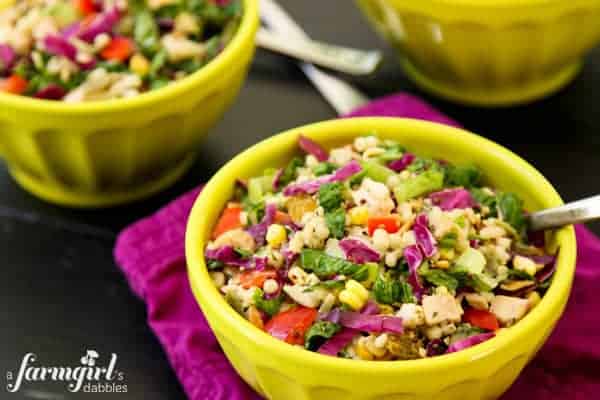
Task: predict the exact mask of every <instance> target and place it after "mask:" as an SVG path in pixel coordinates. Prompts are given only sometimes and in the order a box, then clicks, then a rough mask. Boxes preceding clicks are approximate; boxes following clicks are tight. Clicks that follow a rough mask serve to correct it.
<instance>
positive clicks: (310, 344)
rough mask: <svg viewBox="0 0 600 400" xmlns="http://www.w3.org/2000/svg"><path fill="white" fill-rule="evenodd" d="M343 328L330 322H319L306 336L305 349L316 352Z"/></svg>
mask: <svg viewBox="0 0 600 400" xmlns="http://www.w3.org/2000/svg"><path fill="white" fill-rule="evenodd" d="M341 329H342V327H341V326H340V325H338V324H336V323H333V322H329V321H318V322H316V323H314V324H313V326H311V327H310V328H309V329H308V331H307V332H306V335H305V342H304V347H306V348H307V349H308V350H311V351H316V350H318V349H319V347H321V346H322V345H323V343H325V342H326V341H327V339H329V338H331V337H332V336H333V335H335V334H336V333H338V332H339V331H340V330H341Z"/></svg>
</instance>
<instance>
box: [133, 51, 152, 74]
mask: <svg viewBox="0 0 600 400" xmlns="http://www.w3.org/2000/svg"><path fill="white" fill-rule="evenodd" d="M129 69H131V70H132V71H133V72H135V73H136V74H138V75H139V76H145V75H146V74H147V73H148V71H149V70H150V62H149V61H148V60H147V59H146V57H144V56H143V55H141V54H139V53H137V54H134V55H133V57H131V60H129Z"/></svg>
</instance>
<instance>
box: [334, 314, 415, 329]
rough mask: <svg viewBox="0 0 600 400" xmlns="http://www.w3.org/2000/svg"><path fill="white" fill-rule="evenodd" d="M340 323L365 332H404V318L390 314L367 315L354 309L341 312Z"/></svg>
mask: <svg viewBox="0 0 600 400" xmlns="http://www.w3.org/2000/svg"><path fill="white" fill-rule="evenodd" d="M339 324H340V325H342V326H344V327H346V328H352V329H357V330H359V331H365V332H376V333H379V332H392V333H397V334H402V333H403V332H404V329H403V327H402V318H399V317H391V316H388V315H366V314H361V313H358V312H352V311H342V312H341V313H340V320H339Z"/></svg>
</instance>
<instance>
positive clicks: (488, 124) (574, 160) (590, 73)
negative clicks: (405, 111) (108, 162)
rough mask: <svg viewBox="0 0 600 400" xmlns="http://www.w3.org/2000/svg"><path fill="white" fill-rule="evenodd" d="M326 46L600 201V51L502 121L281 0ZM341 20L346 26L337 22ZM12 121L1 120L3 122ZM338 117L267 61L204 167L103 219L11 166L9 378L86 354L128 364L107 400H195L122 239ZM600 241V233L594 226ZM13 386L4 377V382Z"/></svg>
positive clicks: (574, 194) (47, 387)
mask: <svg viewBox="0 0 600 400" xmlns="http://www.w3.org/2000/svg"><path fill="white" fill-rule="evenodd" d="M281 3H282V4H283V5H284V6H286V7H287V8H288V9H289V10H290V12H291V13H292V14H293V15H294V16H295V18H296V19H297V20H298V21H300V22H301V23H302V24H303V25H304V26H305V28H306V30H307V31H308V32H309V33H310V34H311V35H312V36H314V37H315V38H319V39H322V40H328V41H331V42H335V43H339V44H346V45H353V46H357V47H365V48H369V47H378V46H380V47H384V48H385V49H386V60H385V63H384V65H383V67H382V68H381V70H380V71H379V72H378V73H377V75H376V76H375V77H372V78H368V79H351V81H352V82H353V83H354V84H356V85H357V86H358V87H360V88H361V89H362V90H363V91H364V92H366V93H368V94H369V95H370V96H371V97H378V96H382V95H385V94H390V93H394V92H397V91H408V92H411V93H417V94H421V95H423V96H424V97H425V98H426V99H427V100H428V101H430V102H431V103H433V104H434V105H435V106H436V107H438V108H440V109H441V110H442V111H444V112H445V113H447V114H448V115H450V116H451V117H453V118H455V119H457V120H459V121H461V122H462V123H463V124H464V125H465V127H466V128H468V129H470V130H472V131H474V132H477V133H480V134H482V135H484V136H487V137H489V138H491V139H493V140H496V141H498V142H499V143H501V144H503V145H505V146H506V147H508V148H510V149H511V150H513V151H515V152H517V153H518V154H520V155H521V156H523V157H524V158H525V159H527V160H528V161H530V162H531V163H532V164H533V165H535V166H536V167H537V168H538V169H539V170H540V171H541V172H542V173H543V174H545V175H546V176H547V177H548V178H549V179H550V181H551V182H552V183H553V184H554V185H555V186H556V188H557V189H558V190H559V192H560V193H561V194H562V195H563V196H564V198H565V200H574V199H577V198H580V197H584V196H586V195H591V194H595V193H598V192H600V113H599V112H600V108H599V107H598V103H597V102H598V101H600V94H599V92H598V90H597V89H599V88H600V49H598V50H596V51H594V52H593V53H592V54H591V56H590V57H588V59H587V63H586V65H585V68H584V70H583V72H582V73H581V74H580V75H579V76H578V77H577V79H576V80H575V81H574V82H573V83H572V84H570V85H569V86H568V87H567V88H565V89H564V90H562V91H560V92H559V93H557V94H555V95H553V96H551V97H550V98H548V99H545V100H543V101H539V102H537V103H535V104H532V105H528V106H522V107H516V108H506V109H500V110H489V109H476V108H467V107H462V106H458V105H453V104H449V103H446V102H443V101H440V100H437V99H434V98H431V97H429V96H427V95H424V94H422V93H420V92H419V91H418V90H417V89H416V88H415V86H414V85H413V84H412V83H410V82H409V81H407V80H406V79H405V77H404V76H403V74H402V73H401V72H400V70H399V69H398V67H397V64H396V62H395V56H394V54H393V53H392V52H391V51H390V50H389V49H388V48H387V46H386V45H385V44H384V43H383V42H382V41H380V40H379V39H378V38H377V37H376V36H375V35H374V34H373V33H372V31H371V30H370V29H369V28H368V27H367V26H366V24H364V23H363V20H362V17H361V16H360V15H359V13H358V11H357V10H356V9H355V8H354V6H353V5H352V2H348V1H345V0H328V1H326V2H319V4H318V7H315V4H313V2H300V1H293V0H285V1H284V0H282V1H281ZM331 21H335V23H332V22H331ZM0 112H1V111H0ZM333 117H335V114H334V112H333V111H332V109H331V108H330V107H329V106H328V105H327V104H326V103H325V102H324V101H323V100H322V99H321V98H320V96H319V95H318V94H317V92H316V91H315V90H314V89H313V88H312V87H311V86H310V84H309V83H308V81H307V80H306V79H304V77H303V75H302V74H301V73H300V72H299V70H298V69H297V68H296V67H295V66H294V64H293V63H291V62H290V61H289V60H286V59H284V58H280V57H278V56H273V55H271V54H267V53H265V52H262V51H259V52H258V54H257V57H256V59H255V61H254V63H253V67H252V69H251V72H250V76H249V79H248V82H247V84H246V86H245V88H244V89H243V91H242V93H241V95H240V97H239V99H238V101H237V102H236V104H235V105H234V106H233V107H232V109H231V110H230V111H229V112H228V113H227V114H226V116H225V118H224V119H223V121H222V122H221V123H220V124H219V125H218V126H217V127H216V128H215V129H214V130H213V132H212V133H211V134H210V136H209V137H208V138H207V140H206V142H205V143H204V145H203V147H202V153H201V154H202V156H201V157H200V161H199V162H198V163H197V164H196V165H195V166H194V168H193V169H192V170H191V171H190V172H189V173H188V174H187V175H186V176H185V178H184V179H182V180H181V181H180V182H178V183H177V184H176V185H174V186H173V187H172V188H170V189H169V190H167V191H165V192H163V193H162V194H160V195H157V196H155V197H153V198H151V199H149V200H146V201H144V202H141V203H137V204H133V205H130V206H126V207H118V208H113V209H108V210H99V211H82V210H69V209H64V208H60V207H56V206H53V205H50V204H47V203H44V202H42V201H40V200H37V199H36V198H34V197H32V196H30V195H29V194H27V193H26V192H24V191H23V190H21V189H20V188H19V187H17V185H16V184H15V183H14V182H13V181H12V179H11V178H10V176H9V175H8V173H7V171H6V168H5V166H4V165H0V243H1V246H0V249H1V251H2V254H1V257H0V260H1V262H2V267H1V272H0V302H1V304H2V306H1V307H0V373H1V374H4V375H5V374H6V373H7V372H8V371H13V373H16V372H17V370H18V368H19V366H20V363H21V360H22V358H23V356H24V355H25V354H26V353H29V352H33V353H36V354H38V356H39V357H40V361H44V362H46V363H47V364H50V365H61V364H64V365H73V364H76V363H77V362H78V360H79V358H80V357H81V356H82V355H83V353H84V352H85V350H86V349H95V350H96V351H98V352H99V353H100V354H101V356H106V355H107V354H109V353H116V354H118V369H119V370H120V371H123V373H124V374H125V383H126V384H127V385H128V393H127V394H126V395H124V394H115V395H110V396H109V395H102V397H101V398H107V397H108V398H127V399H132V400H135V399H145V400H154V399H166V398H169V399H183V398H185V396H184V394H183V392H182V390H181V388H180V386H179V384H178V382H177V380H176V377H175V375H174V374H173V372H172V371H171V369H170V367H169V365H168V362H167V361H166V358H165V356H164V354H163V352H162V349H161V347H160V346H159V344H158V341H157V340H156V338H155V337H154V336H153V334H152V332H151V331H150V330H149V328H148V327H147V325H146V315H145V308H144V305H143V304H142V303H141V302H140V301H139V300H138V299H136V298H135V297H134V296H133V294H131V292H130V291H129V289H128V287H127V284H126V282H125V281H124V279H123V277H122V275H121V274H120V272H119V270H118V269H117V267H116V266H115V264H114V262H113V259H112V247H113V242H114V239H115V236H116V234H117V232H118V231H119V230H120V229H121V228H123V227H124V226H126V225H127V224H129V223H130V222H133V221H135V220H136V219H138V218H140V217H142V216H145V215H147V214H149V213H151V212H153V211H154V210H156V209H157V208H158V207H160V206H161V205H163V204H165V203H166V202H168V201H169V200H170V199H172V198H174V197H175V196H177V195H178V194H180V193H183V192H184V191H186V190H187V189H190V188H192V187H194V186H195V185H197V184H199V183H200V182H203V181H205V180H206V179H207V178H209V177H210V176H211V175H212V174H213V173H214V172H215V171H216V170H217V169H218V168H219V166H220V165H222V164H223V163H224V162H226V161H227V160H229V159H230V158H231V157H232V156H233V155H235V154H236V153H238V152H239V151H240V150H242V149H244V148H246V147H248V146H249V145H251V144H253V143H255V142H256V141H258V140H260V139H263V138H266V137H268V136H270V135H271V134H273V133H276V132H278V131H281V130H284V129H286V128H291V127H295V126H298V125H302V124H305V123H309V122H313V121H318V120H323V119H328V118H333ZM591 227H592V229H593V230H594V231H595V232H596V233H600V224H592V225H591ZM3 379H4V378H3ZM2 383H3V385H2V387H0V399H4V398H7V399H13V398H14V399H22V398H29V399H37V398H40V399H42V398H43V399H54V398H58V399H71V398H72V399H78V398H88V397H92V398H94V397H99V396H100V395H84V394H79V395H72V394H69V393H68V392H67V391H66V390H65V389H64V385H62V384H58V385H57V384H37V385H26V386H24V387H23V389H22V390H21V391H19V393H17V394H9V393H7V392H6V391H5V384H6V380H3V382H2Z"/></svg>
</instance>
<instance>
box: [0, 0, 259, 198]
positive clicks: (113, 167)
mask: <svg viewBox="0 0 600 400" xmlns="http://www.w3.org/2000/svg"><path fill="white" fill-rule="evenodd" d="M5 4H6V2H5ZM0 6H2V0H0ZM258 22H259V20H258V0H244V16H243V18H242V22H241V25H240V27H239V30H238V32H237V34H236V35H235V37H234V39H233V41H232V42H231V43H230V44H229V45H228V46H227V47H226V48H225V50H224V51H223V52H222V53H221V54H220V55H219V56H218V57H217V58H215V59H214V60H213V61H211V62H210V63H209V64H208V65H207V66H205V67H204V68H202V69H201V70H199V71H197V72H195V73H194V74H192V75H190V76H189V77H187V78H185V79H182V80H181V81H179V82H176V83H173V84H171V85H169V86H167V87H165V88H163V89H158V90H155V91H152V92H148V93H144V94H141V95H139V96H137V97H134V98H131V99H118V100H109V101H99V102H93V103H81V104H66V103H63V102H57V101H47V100H38V99H33V98H28V97H24V96H15V95H11V94H5V93H0V154H1V155H2V157H3V158H4V159H5V160H6V163H7V165H8V168H9V169H10V173H11V174H12V176H13V177H14V178H15V179H16V180H17V182H19V183H20V184H21V186H23V187H24V188H25V189H26V190H28V191H29V192H31V193H33V194H35V195H36V196H39V197H41V198H43V199H45V200H48V201H51V202H54V203H58V204H62V205H68V206H76V207H100V206H109V205H115V204H119V203H124V202H128V201H133V200H136V199H139V198H141V197H144V196H148V195H150V194H152V193H155V192H157V191H159V190H161V189H163V188H165V187H166V186H168V185H170V184H171V183H173V182H174V181H175V180H177V178H179V177H180V176H181V175H182V174H183V173H184V172H185V171H186V169H187V168H188V167H189V166H190V165H191V163H192V162H193V161H194V158H195V157H196V154H197V152H198V150H199V146H198V145H199V143H200V141H201V140H202V139H203V137H204V136H205V135H206V134H207V133H208V131H209V129H210V128H211V127H212V126H213V125H214V124H215V123H216V122H217V121H218V120H219V119H220V118H221V116H222V115H223V113H224V112H225V110H226V109H227V108H228V107H229V105H230V104H231V103H232V102H233V100H234V99H235V97H236V95H237V93H238V92H239V90H240V88H241V86H242V84H243V82H244V79H245V77H246V74H247V70H248V66H249V64H250V61H251V59H252V56H253V54H254V49H255V45H254V35H255V32H256V29H257V27H258Z"/></svg>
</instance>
